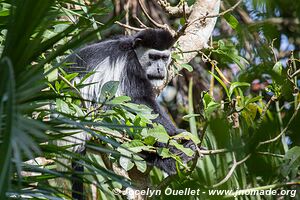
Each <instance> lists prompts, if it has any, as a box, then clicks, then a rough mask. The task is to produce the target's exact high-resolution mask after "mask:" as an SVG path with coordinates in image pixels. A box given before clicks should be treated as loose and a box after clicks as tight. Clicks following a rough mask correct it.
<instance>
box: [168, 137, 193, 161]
mask: <svg viewBox="0 0 300 200" xmlns="http://www.w3.org/2000/svg"><path fill="white" fill-rule="evenodd" d="M170 145H172V146H175V147H176V148H177V149H178V150H180V151H182V152H183V153H185V154H186V155H187V156H189V157H192V156H193V155H194V153H195V152H194V151H193V150H192V149H190V148H186V147H184V146H183V145H182V144H179V143H178V142H177V141H176V140H171V141H170Z"/></svg>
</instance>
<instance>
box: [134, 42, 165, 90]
mask: <svg viewBox="0 0 300 200" xmlns="http://www.w3.org/2000/svg"><path fill="white" fill-rule="evenodd" d="M135 52H136V55H137V57H138V60H139V62H140V64H141V66H142V67H143V69H144V71H145V73H146V75H147V78H148V79H149V81H150V82H151V84H152V85H153V86H154V87H160V86H162V85H163V84H164V82H165V81H166V79H167V68H168V66H169V64H170V62H171V52H170V50H162V51H160V50H156V49H148V48H144V47H139V48H137V49H136V50H135Z"/></svg>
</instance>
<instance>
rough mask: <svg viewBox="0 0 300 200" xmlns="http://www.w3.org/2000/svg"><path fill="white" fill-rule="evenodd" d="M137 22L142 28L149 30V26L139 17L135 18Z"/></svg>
mask: <svg viewBox="0 0 300 200" xmlns="http://www.w3.org/2000/svg"><path fill="white" fill-rule="evenodd" d="M133 18H134V19H135V20H136V21H138V23H139V24H140V25H141V27H142V28H145V29H147V28H149V27H148V26H146V25H145V24H144V23H143V22H142V21H141V20H140V19H139V18H138V17H136V16H135V17H133Z"/></svg>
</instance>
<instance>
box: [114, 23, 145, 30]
mask: <svg viewBox="0 0 300 200" xmlns="http://www.w3.org/2000/svg"><path fill="white" fill-rule="evenodd" d="M115 23H116V24H118V25H119V26H122V27H123V28H127V29H130V30H134V31H142V30H145V29H144V28H136V27H133V26H130V25H126V24H123V23H121V22H118V21H116V22H115Z"/></svg>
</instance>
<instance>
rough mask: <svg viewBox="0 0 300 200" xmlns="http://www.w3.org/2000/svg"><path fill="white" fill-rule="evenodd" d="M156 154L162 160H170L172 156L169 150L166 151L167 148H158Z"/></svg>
mask: <svg viewBox="0 0 300 200" xmlns="http://www.w3.org/2000/svg"><path fill="white" fill-rule="evenodd" d="M157 153H158V155H160V156H161V157H162V158H171V157H172V154H171V153H170V151H169V149H167V148H159V149H158V150H157Z"/></svg>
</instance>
